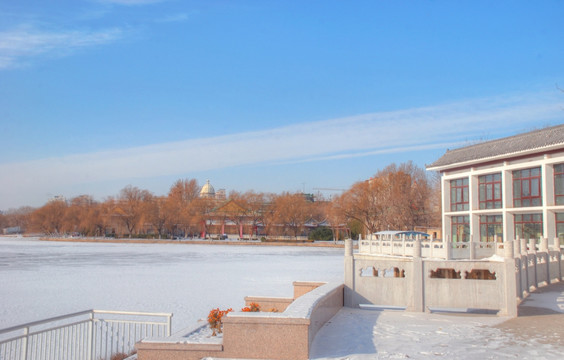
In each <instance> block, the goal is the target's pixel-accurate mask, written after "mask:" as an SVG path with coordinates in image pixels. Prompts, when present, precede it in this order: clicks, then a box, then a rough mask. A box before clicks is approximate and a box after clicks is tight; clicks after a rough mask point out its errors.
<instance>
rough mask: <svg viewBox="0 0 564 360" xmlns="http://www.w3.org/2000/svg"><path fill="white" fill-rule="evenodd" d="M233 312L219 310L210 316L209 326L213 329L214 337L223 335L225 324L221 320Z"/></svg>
mask: <svg viewBox="0 0 564 360" xmlns="http://www.w3.org/2000/svg"><path fill="white" fill-rule="evenodd" d="M231 311H233V309H227V310H219V308H216V309H212V310H211V311H210V313H209V315H208V324H210V328H211V329H212V336H216V335H217V334H218V333H219V334H221V332H222V331H223V322H222V321H221V319H222V318H223V316H224V315H225V314H227V313H228V312H231Z"/></svg>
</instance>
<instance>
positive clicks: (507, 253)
mask: <svg viewBox="0 0 564 360" xmlns="http://www.w3.org/2000/svg"><path fill="white" fill-rule="evenodd" d="M503 252H504V258H506V259H513V258H514V257H515V253H514V250H513V240H509V241H506V242H504V243H503Z"/></svg>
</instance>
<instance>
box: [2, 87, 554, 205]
mask: <svg viewBox="0 0 564 360" xmlns="http://www.w3.org/2000/svg"><path fill="white" fill-rule="evenodd" d="M558 118H562V109H561V106H560V101H559V99H548V98H543V97H541V98H540V99H538V98H535V97H534V96H530V95H528V96H513V97H505V98H503V97H500V98H497V99H481V100H472V101H466V102H459V103H455V104H446V105H440V106H432V107H424V108H415V109H407V110H401V111H392V112H382V113H374V114H365V115H359V116H351V117H346V118H340V119H333V120H327V121H318V122H310V123H303V124H298V125H291V126H286V127H280V128H275V129H268V130H260V131H253V132H245V133H238V134H232V135H225V136H219V137H208V138H201V139H192V140H186V141H178V142H171V143H163V144H155V145H148V146H142V147H134V148H130V149H125V150H108V151H102V152H95V153H88V154H75V155H68V156H63V157H58V158H48V159H39V160H34V161H27V162H20V163H8V164H0V199H1V198H4V197H5V196H6V197H9V196H10V197H11V196H12V195H13V193H14V192H18V191H21V192H26V191H30V189H33V188H36V187H41V188H42V189H43V191H44V192H48V191H46V189H49V188H53V187H61V186H64V185H76V184H86V183H96V182H100V181H113V180H119V179H132V178H144V177H152V176H154V174H160V175H176V174H186V173H193V172H199V171H206V170H217V169H222V168H229V167H237V166H244V165H261V164H276V163H286V164H287V163H299V162H311V161H329V160H335V159H346V158H354V157H362V156H374V155H379V154H394V153H405V152H410V151H411V152H419V151H424V150H428V149H437V148H441V149H446V148H447V147H453V146H459V145H461V144H463V143H464V142H465V141H468V140H469V139H475V138H477V137H481V136H483V135H484V134H485V133H484V132H485V131H487V134H486V135H490V136H493V138H497V137H500V136H505V135H512V134H514V133H517V132H522V131H527V130H530V129H531V127H532V126H535V125H541V124H542V122H543V121H544V122H546V121H552V122H554V119H558ZM433 160H436V159H429V161H430V162H431V161H433ZM37 174H41V175H40V180H36V179H37ZM0 205H1V204H0Z"/></svg>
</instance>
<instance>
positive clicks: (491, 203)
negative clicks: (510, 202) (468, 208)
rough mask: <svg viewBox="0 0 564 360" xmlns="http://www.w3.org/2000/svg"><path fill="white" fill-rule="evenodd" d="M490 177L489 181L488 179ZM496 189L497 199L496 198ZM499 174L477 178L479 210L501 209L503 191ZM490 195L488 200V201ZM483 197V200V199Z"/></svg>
mask: <svg viewBox="0 0 564 360" xmlns="http://www.w3.org/2000/svg"><path fill="white" fill-rule="evenodd" d="M490 177H491V179H489V178H490ZM496 187H497V190H498V194H499V197H497V198H496ZM502 190H503V189H502V184H501V173H494V174H487V175H481V176H479V177H478V201H479V208H480V210H485V209H501V208H502V207H503V191H502ZM488 195H490V197H491V198H490V199H488ZM484 197H485V198H484Z"/></svg>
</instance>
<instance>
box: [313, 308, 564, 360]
mask: <svg viewBox="0 0 564 360" xmlns="http://www.w3.org/2000/svg"><path fill="white" fill-rule="evenodd" d="M563 318H564V317H563ZM505 320H506V319H505V318H499V317H496V316H480V315H453V314H444V313H443V314H441V313H436V314H425V313H412V312H405V311H394V310H384V311H376V310H360V309H349V308H343V309H342V310H341V311H340V312H339V313H338V314H337V315H336V316H335V317H334V318H333V319H332V320H331V322H330V323H328V324H326V326H325V327H324V328H322V329H321V330H320V331H319V333H318V334H317V337H316V338H315V340H314V343H313V346H312V350H311V352H310V354H311V357H312V359H351V360H352V359H355V360H359V359H429V358H441V359H476V360H477V359H480V360H481V359H515V358H521V359H562V354H563V353H564V347H563V346H562V345H561V344H554V343H547V342H544V341H542V338H535V337H530V338H526V339H525V338H519V337H516V336H515V335H514V334H513V333H512V332H510V331H507V330H506V329H501V328H499V327H497V326H496V325H499V324H500V323H502V322H503V321H505ZM563 326H564V325H563Z"/></svg>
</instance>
